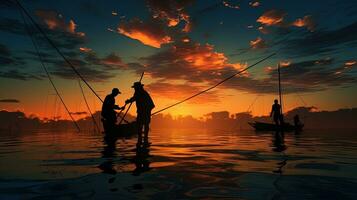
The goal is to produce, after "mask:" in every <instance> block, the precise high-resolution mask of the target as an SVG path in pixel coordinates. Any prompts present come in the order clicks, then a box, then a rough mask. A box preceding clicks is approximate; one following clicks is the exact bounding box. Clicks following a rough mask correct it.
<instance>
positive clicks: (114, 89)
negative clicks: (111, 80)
mask: <svg viewBox="0 0 357 200" xmlns="http://www.w3.org/2000/svg"><path fill="white" fill-rule="evenodd" d="M115 92H116V93H118V94H121V92H120V91H119V89H118V88H113V90H112V93H115Z"/></svg>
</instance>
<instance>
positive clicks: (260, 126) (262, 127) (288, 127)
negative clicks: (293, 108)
mask: <svg viewBox="0 0 357 200" xmlns="http://www.w3.org/2000/svg"><path fill="white" fill-rule="evenodd" d="M248 124H249V125H251V126H252V127H253V128H254V129H255V130H256V131H279V130H283V131H286V132H290V131H302V129H303V128H304V124H299V125H297V126H295V125H292V124H290V123H287V122H284V125H283V126H282V127H281V126H276V125H275V124H273V123H265V122H257V121H256V122H248Z"/></svg>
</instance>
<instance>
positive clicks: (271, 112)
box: [270, 106, 274, 117]
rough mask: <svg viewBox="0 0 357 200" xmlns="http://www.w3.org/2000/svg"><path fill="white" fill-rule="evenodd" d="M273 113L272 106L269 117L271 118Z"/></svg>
mask: <svg viewBox="0 0 357 200" xmlns="http://www.w3.org/2000/svg"><path fill="white" fill-rule="evenodd" d="M273 112H274V106H272V107H271V111H270V117H271V116H273Z"/></svg>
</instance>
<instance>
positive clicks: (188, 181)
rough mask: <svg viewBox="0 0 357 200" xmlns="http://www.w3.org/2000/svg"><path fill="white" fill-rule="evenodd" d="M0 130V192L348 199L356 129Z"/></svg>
mask: <svg viewBox="0 0 357 200" xmlns="http://www.w3.org/2000/svg"><path fill="white" fill-rule="evenodd" d="M150 136H151V142H152V145H151V147H150V148H149V149H148V150H142V151H139V152H138V151H136V150H135V138H126V139H122V138H120V139H118V140H117V141H109V142H107V143H105V142H104V141H103V135H102V134H99V133H84V132H83V133H76V132H41V131H40V132H35V133H33V132H32V133H31V132H23V133H8V132H2V133H1V134H0V199H217V198H225V199H299V200H301V199H357V156H356V155H357V134H355V132H354V131H341V130H329V131H304V132H302V133H300V134H294V133H285V134H284V135H282V134H280V133H273V132H267V133H256V132H254V131H240V132H226V131H220V130H216V131H207V130H192V129H190V130H152V132H151V135H150Z"/></svg>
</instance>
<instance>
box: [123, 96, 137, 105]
mask: <svg viewBox="0 0 357 200" xmlns="http://www.w3.org/2000/svg"><path fill="white" fill-rule="evenodd" d="M134 101H136V95H135V94H134V96H133V97H131V98H130V99H127V100H126V101H125V104H128V103H133V102H134Z"/></svg>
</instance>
